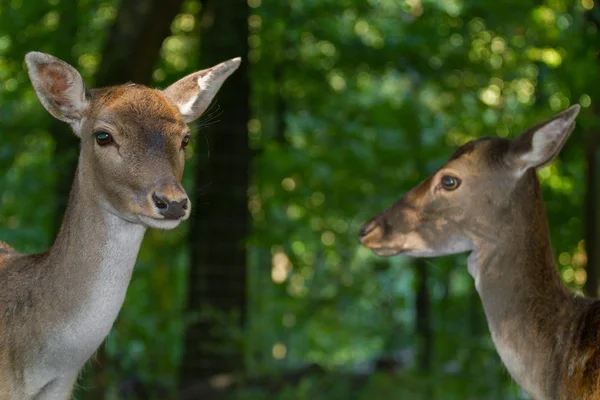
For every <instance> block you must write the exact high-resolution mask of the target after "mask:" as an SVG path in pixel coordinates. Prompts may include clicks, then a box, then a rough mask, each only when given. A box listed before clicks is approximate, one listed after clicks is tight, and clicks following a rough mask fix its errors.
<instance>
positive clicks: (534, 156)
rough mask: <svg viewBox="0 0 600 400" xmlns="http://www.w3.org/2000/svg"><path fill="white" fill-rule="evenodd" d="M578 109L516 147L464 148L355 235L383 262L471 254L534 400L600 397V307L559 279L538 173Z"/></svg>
mask: <svg viewBox="0 0 600 400" xmlns="http://www.w3.org/2000/svg"><path fill="white" fill-rule="evenodd" d="M579 109H580V107H579V106H578V105H575V106H572V107H570V108H569V109H567V110H565V111H563V112H562V113H560V114H558V115H557V116H556V117H554V118H552V119H550V120H548V121H546V122H543V123H541V124H539V125H537V126H535V127H533V128H531V129H529V130H528V131H526V132H525V133H523V134H522V135H520V136H519V137H517V138H515V139H513V140H510V139H504V138H484V139H479V140H475V141H472V142H469V143H467V144H465V145H464V146H462V147H460V148H459V149H458V150H457V151H456V152H455V153H454V155H453V156H452V157H451V158H450V160H449V161H448V162H447V163H446V164H445V165H443V166H442V167H441V168H440V169H439V170H438V171H437V172H436V173H435V174H433V175H432V176H430V177H429V178H428V179H426V180H425V181H424V182H422V183H421V184H419V185H418V186H417V187H415V188H414V189H412V190H411V191H409V192H408V193H407V194H405V195H404V196H403V197H402V198H401V199H400V200H399V201H398V202H397V203H395V204H394V205H392V206H391V207H390V208H389V209H387V210H385V211H383V212H381V213H380V214H378V215H377V216H375V217H374V218H373V219H371V220H370V221H369V222H367V223H366V224H365V225H363V227H362V228H361V229H360V232H359V238H360V241H361V243H362V244H363V246H366V247H368V248H370V249H372V250H373V252H374V253H375V254H378V255H381V256H392V255H395V254H405V255H408V256H413V257H436V256H442V255H448V254H456V253H463V252H470V255H469V257H468V270H469V273H470V274H471V275H472V277H473V278H474V280H475V286H476V288H477V291H478V293H479V295H480V297H481V300H482V303H483V307H484V311H485V314H486V317H487V322H488V326H489V329H490V332H491V336H492V340H493V342H494V344H495V347H496V349H497V351H498V353H499V355H500V358H501V359H502V361H503V363H504V365H505V366H506V368H507V369H508V372H509V373H510V375H511V376H512V377H513V379H514V380H515V381H516V382H517V383H518V384H519V385H520V386H521V388H522V389H523V390H524V391H525V392H526V393H527V394H529V395H530V396H531V397H532V398H534V399H536V400H548V399H572V400H575V399H577V400H592V399H600V301H598V300H594V299H590V298H584V297H579V296H576V295H575V294H574V293H572V292H571V291H570V290H569V289H568V288H567V287H566V286H565V284H564V283H563V282H562V280H561V277H560V275H559V273H558V270H557V266H556V264H555V261H554V256H553V251H552V247H551V244H550V234H549V230H548V223H547V219H546V214H545V210H544V202H543V200H542V192H541V187H540V182H539V181H538V177H537V174H536V171H537V170H538V169H540V168H542V167H544V166H545V165H547V164H548V163H550V162H551V161H552V160H553V159H554V158H555V157H556V156H557V154H558V153H559V152H560V150H561V149H562V147H563V146H564V144H565V142H566V140H567V138H568V137H569V134H570V133H571V132H572V131H573V129H574V127H575V118H576V116H577V114H578V113H579Z"/></svg>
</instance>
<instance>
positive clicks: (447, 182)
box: [442, 175, 461, 191]
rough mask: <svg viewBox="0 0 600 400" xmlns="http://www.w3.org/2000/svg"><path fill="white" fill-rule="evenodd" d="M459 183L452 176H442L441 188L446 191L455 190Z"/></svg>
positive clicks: (458, 180)
mask: <svg viewBox="0 0 600 400" xmlns="http://www.w3.org/2000/svg"><path fill="white" fill-rule="evenodd" d="M460 182H461V181H460V179H458V178H455V177H454V176H450V175H444V176H442V187H443V188H444V189H446V190H447V191H452V190H456V189H457V188H458V187H459V186H460Z"/></svg>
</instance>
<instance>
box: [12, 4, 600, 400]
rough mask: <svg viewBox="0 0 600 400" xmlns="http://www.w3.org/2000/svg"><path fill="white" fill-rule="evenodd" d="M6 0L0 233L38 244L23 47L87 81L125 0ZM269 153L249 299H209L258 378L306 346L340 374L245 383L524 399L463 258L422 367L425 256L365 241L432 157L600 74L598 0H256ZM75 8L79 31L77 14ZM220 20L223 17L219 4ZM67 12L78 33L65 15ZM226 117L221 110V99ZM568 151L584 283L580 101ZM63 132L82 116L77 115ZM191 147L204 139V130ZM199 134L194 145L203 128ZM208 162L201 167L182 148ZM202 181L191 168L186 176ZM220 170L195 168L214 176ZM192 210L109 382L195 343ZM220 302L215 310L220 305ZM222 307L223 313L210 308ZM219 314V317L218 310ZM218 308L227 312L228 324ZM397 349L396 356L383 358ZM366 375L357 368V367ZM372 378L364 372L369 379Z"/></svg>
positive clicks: (253, 201)
mask: <svg viewBox="0 0 600 400" xmlns="http://www.w3.org/2000/svg"><path fill="white" fill-rule="evenodd" d="M66 4H68V2H67V1H66V0H60V1H59V0H52V1H48V2H23V1H19V0H11V1H8V2H4V3H2V4H1V5H0V121H1V123H2V128H1V129H2V132H1V134H0V135H1V137H2V143H1V144H0V171H1V172H2V178H1V179H0V199H1V200H0V240H5V241H7V242H8V243H10V244H11V245H13V246H14V247H15V248H17V249H18V250H20V251H24V252H32V251H41V250H43V249H44V248H45V247H47V246H48V245H49V244H51V242H52V239H53V238H52V233H51V229H52V221H53V218H54V210H55V207H56V204H55V196H54V191H55V187H56V184H57V182H56V179H55V174H54V173H53V170H52V166H53V165H54V164H55V160H56V158H58V157H60V156H61V155H60V154H54V151H53V150H54V140H55V139H54V138H53V137H52V135H51V134H50V117H49V116H48V115H47V113H46V112H45V111H44V110H43V108H42V107H41V105H40V104H39V103H38V102H37V100H36V99H35V96H34V94H33V92H32V90H31V87H30V84H29V83H28V79H27V76H26V72H25V70H24V66H23V62H22V60H23V56H24V54H25V52H26V51H29V50H34V49H36V50H41V51H46V52H49V53H53V54H59V53H60V54H64V53H65V48H67V49H68V50H67V51H66V52H67V53H68V56H69V57H72V59H73V60H76V64H77V66H78V68H79V69H80V71H81V72H82V74H83V75H84V77H85V79H86V80H87V81H88V82H90V83H92V82H93V76H94V73H95V71H96V68H97V66H98V64H99V62H100V60H101V57H102V55H101V49H102V44H103V40H104V39H105V36H106V32H107V29H108V27H109V26H110V24H111V22H112V20H113V19H114V17H115V15H116V13H117V12H118V5H117V4H116V2H114V1H102V0H87V1H83V2H78V3H77V6H76V7H75V8H68V7H67V6H66ZM249 4H250V5H251V7H253V12H252V15H251V16H250V17H249V30H250V33H249V44H250V47H251V48H252V50H251V52H250V54H248V60H249V62H251V63H252V75H251V83H252V90H253V94H252V98H251V99H249V100H250V101H251V104H252V106H253V115H254V117H253V119H252V120H251V121H249V123H248V128H249V135H250V139H251V144H252V147H253V150H254V151H255V152H256V157H255V158H254V160H253V170H252V179H253V184H252V187H251V188H249V196H250V199H249V211H250V213H251V215H252V221H253V225H252V228H251V231H250V232H249V235H248V241H247V246H248V248H249V250H250V256H249V260H248V268H249V282H248V289H249V293H250V296H249V300H248V302H249V310H250V313H249V318H248V324H247V327H246V330H245V331H244V332H240V331H239V330H238V329H235V328H232V324H231V323H230V321H231V318H232V317H231V316H218V315H217V316H212V317H211V318H213V319H214V320H215V321H216V323H217V327H216V328H215V329H219V330H220V331H221V332H223V334H224V335H228V336H229V337H231V338H232V339H231V341H232V346H243V347H244V348H245V350H246V354H247V370H248V371H249V372H250V373H249V375H251V376H265V375H268V376H273V381H277V374H276V373H277V372H280V371H282V370H283V371H288V370H295V369H297V368H301V367H303V366H305V365H308V364H312V363H314V364H317V365H319V366H321V367H323V368H325V371H327V372H326V373H323V374H318V375H309V376H307V377H305V378H303V379H301V380H300V381H298V382H293V383H290V384H287V385H279V386H278V388H277V389H276V390H275V391H269V392H265V390H267V389H265V388H264V387H252V386H249V387H248V388H246V389H241V390H239V391H238V392H236V394H235V395H234V396H233V398H235V399H245V400H246V399H247V400H250V399H263V398H266V397H268V398H272V399H281V400H284V399H285V400H287V399H315V400H318V399H335V398H340V399H357V400H361V399H366V398H379V399H397V398H410V399H420V398H422V399H429V398H443V399H466V398H469V399H508V398H511V399H512V398H517V397H518V396H521V395H522V394H519V391H518V389H517V388H516V386H515V385H514V384H513V383H511V380H510V379H509V377H508V375H507V373H506V372H505V370H504V368H503V367H502V366H501V363H500V360H499V358H498V356H497V355H496V352H495V351H494V348H493V345H492V343H491V340H490V338H489V333H488V330H487V325H486V323H485V317H484V316H483V312H482V310H481V305H480V303H479V300H478V298H477V295H476V293H475V292H474V288H473V284H472V281H471V278H470V277H469V276H468V274H467V272H466V265H465V257H464V256H459V257H454V258H444V259H436V260H432V261H428V263H427V266H428V269H429V271H430V279H429V281H428V287H429V289H430V297H431V303H432V316H431V323H432V330H433V332H434V339H433V366H432V368H431V371H422V370H421V369H420V368H419V366H418V359H419V357H420V354H419V348H418V346H417V344H418V343H419V342H420V340H421V339H422V338H420V337H419V336H418V334H417V333H415V332H416V331H415V328H414V321H415V313H416V311H415V287H414V271H413V266H412V261H411V260H409V259H405V258H394V259H380V258H377V257H375V256H373V255H371V254H370V253H369V252H368V251H367V250H366V249H363V248H361V247H359V246H358V241H357V239H356V234H357V230H358V228H359V226H360V225H361V224H362V223H363V222H365V221H366V220H367V219H368V218H369V217H371V216H372V215H374V214H375V213H377V212H378V211H380V210H381V209H383V208H385V207H387V206H389V205H390V204H392V203H393V202H394V201H395V200H396V199H398V198H399V197H400V196H401V195H402V194H403V193H404V192H405V191H406V190H408V189H410V188H411V187H412V186H414V185H415V184H416V183H418V182H419V181H420V180H422V179H423V178H424V177H425V176H427V175H428V174H430V173H432V172H433V171H435V170H436V169H437V168H438V167H439V166H440V165H441V163H442V162H443V161H444V160H445V159H446V158H447V157H448V156H449V155H450V154H451V152H452V149H453V148H455V147H456V146H458V145H460V144H463V143H465V142H466V141H468V140H471V139H474V138H477V137H482V136H487V135H489V136H495V135H499V136H511V137H512V136H515V135H516V134H518V133H519V132H521V131H522V130H524V129H525V128H527V127H528V126H530V125H533V124H534V123H537V122H539V121H540V120H542V119H543V118H546V117H549V116H550V115H551V114H552V113H554V112H556V111H558V110H560V109H563V108H565V107H567V106H568V105H569V104H573V103H577V102H579V103H581V104H582V105H583V106H584V108H587V107H589V106H590V104H593V103H594V102H595V101H598V100H597V99H596V98H595V94H596V93H597V92H598V90H597V89H598V82H600V80H599V79H598V78H599V77H598V71H599V69H598V66H597V63H598V60H597V59H596V55H595V54H594V52H593V51H592V50H591V49H592V48H594V46H597V44H598V39H597V37H596V35H597V32H596V29H595V28H594V27H593V26H592V25H591V24H589V23H588V22H587V21H586V15H585V14H586V12H587V11H588V10H587V9H589V8H590V7H591V5H593V2H592V1H591V0H583V1H571V0H547V1H544V2H538V1H516V0H513V1H502V2H477V1H455V0H437V1H432V0H427V1H421V0H407V1H396V0H368V1H363V0H304V1H296V2H291V1H290V2H284V1H267V0H264V1H263V2H262V3H261V1H260V0H250V1H249ZM200 15H201V2H200V1H191V0H190V1H187V2H186V3H185V4H184V7H183V9H182V11H181V13H180V15H179V16H178V17H177V18H176V19H175V21H174V22H173V24H172V36H171V37H170V38H168V39H167V40H166V41H165V42H164V43H163V48H162V50H161V57H160V59H159V60H157V64H156V68H155V71H154V74H153V77H154V80H155V84H156V85H158V86H166V85H167V84H168V83H170V82H173V81H174V80H175V79H177V78H179V77H181V76H183V75H184V74H186V73H188V72H191V71H194V70H196V69H198V68H201V67H205V65H204V64H203V63H202V55H200V56H199V57H196V56H195V55H194V54H196V53H197V51H196V49H198V47H199V44H198V42H199V40H202V37H201V34H200V31H201V29H200ZM68 19H75V20H76V24H77V27H78V29H77V34H76V35H75V36H74V37H73V36H71V35H68V34H65V32H64V30H65V29H66V28H65V26H66V25H68V24H66V22H65V21H67V20H68ZM217 23H219V22H218V21H217ZM61 30H62V31H61ZM220 118H221V119H225V118H227V110H224V112H223V114H222V115H221V116H220ZM578 122H579V127H578V128H577V130H576V132H575V133H574V135H573V137H572V139H571V141H570V142H569V144H568V145H567V147H566V149H565V150H564V151H563V153H562V155H561V158H560V159H559V160H558V161H556V162H555V163H553V164H552V165H551V166H549V167H547V168H546V169H544V170H543V171H541V172H540V176H541V179H542V182H543V185H544V196H545V198H546V200H547V211H548V215H549V219H550V224H551V234H552V240H553V244H554V248H555V253H556V255H557V257H558V258H559V264H560V268H561V272H562V274H563V277H564V278H565V280H566V281H567V282H568V283H569V284H570V285H571V286H572V287H573V288H574V289H578V290H579V289H580V288H581V286H582V284H583V281H584V280H585V274H584V273H583V271H584V267H585V250H584V246H583V243H582V239H583V227H584V221H585V219H584V218H585V216H584V214H583V205H584V195H585V190H586V188H585V185H584V176H585V170H584V162H583V160H584V157H583V155H584V150H585V148H584V141H583V137H584V132H585V131H589V130H594V129H597V128H598V120H597V117H594V116H593V115H592V113H591V112H590V111H589V109H584V111H583V112H582V115H581V117H580V118H579V119H578ZM63 130H64V134H65V135H67V134H69V132H68V127H67V126H66V125H65V126H64V129H63ZM195 139H196V140H195V143H194V144H193V148H194V149H193V151H194V152H195V155H194V157H193V158H192V159H191V160H190V161H189V162H191V163H193V162H202V161H203V160H205V158H206V157H207V156H208V155H207V154H206V151H205V146H204V139H203V137H202V134H201V131H200V133H197V134H196V138H195ZM190 147H192V146H190ZM187 170H188V171H193V170H194V169H193V168H192V167H189V166H188V168H187ZM192 181H193V179H192V177H191V176H190V174H189V173H188V174H187V175H186V177H185V186H186V188H190V187H191V183H192ZM204 190H210V188H192V189H191V190H190V192H191V191H195V192H196V193H197V194H198V196H197V197H198V200H197V201H200V202H201V201H202V196H201V193H202V191H204ZM186 235H187V230H186V229H185V228H183V229H179V230H178V231H175V232H149V233H148V235H147V236H146V238H145V241H144V244H143V247H142V251H141V253H140V256H139V259H138V265H137V266H136V271H135V273H134V279H133V282H132V284H131V287H130V289H129V292H128V296H127V300H126V303H125V306H124V308H123V310H122V312H121V314H120V317H119V320H118V321H117V323H116V325H115V328H114V331H113V333H112V334H111V336H110V337H109V339H108V342H107V345H106V348H107V356H108V359H109V366H108V369H109V375H110V377H111V382H110V385H109V386H110V388H111V391H110V392H111V393H113V394H114V395H115V396H117V395H116V394H115V393H118V390H119V387H121V386H122V384H123V382H125V381H128V380H135V381H138V382H141V383H142V384H143V385H145V386H146V387H147V388H149V389H150V393H155V394H156V395H157V396H159V397H160V393H166V392H169V393H173V392H174V391H175V388H176V385H177V374H178V365H179V362H180V360H181V356H182V353H183V352H184V349H183V341H182V339H183V332H184V329H185V323H186V321H187V320H189V319H190V318H199V317H206V316H197V315H187V314H186V313H185V311H184V304H185V296H186V295H187V294H186V293H185V288H186V286H187V285H186V279H187V260H188V256H187V255H188V250H189V249H187V241H186ZM209 311H210V310H209ZM208 314H210V312H207V315H208ZM209 317H210V315H209ZM219 321H220V322H219ZM381 356H388V357H394V358H396V359H398V361H399V362H400V370H399V371H398V372H396V373H386V372H375V373H373V374H370V371H371V370H372V369H373V364H374V361H375V360H376V359H378V358H379V357H381ZM361 373H362V374H363V375H362V377H361V378H360V379H358V378H357V376H358V375H359V374H361ZM357 380H358V381H359V382H358V383H357Z"/></svg>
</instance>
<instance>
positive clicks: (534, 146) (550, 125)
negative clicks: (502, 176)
mask: <svg viewBox="0 0 600 400" xmlns="http://www.w3.org/2000/svg"><path fill="white" fill-rule="evenodd" d="M579 110H580V106H579V105H578V104H576V105H574V106H571V107H569V108H567V109H566V110H565V111H563V112H561V113H560V114H558V115H557V116H555V117H554V118H551V119H549V120H547V121H545V122H542V123H541V124H538V125H536V126H534V127H533V128H530V129H529V130H528V131H527V132H525V133H523V134H522V135H521V136H519V137H517V138H515V139H514V140H513V141H512V142H511V145H510V149H509V163H510V164H511V165H512V166H513V167H514V168H515V169H517V171H518V173H519V174H522V173H524V172H525V171H526V170H528V169H529V168H536V169H539V168H542V167H544V166H546V165H548V164H549V163H550V162H551V161H552V160H553V159H554V157H556V156H557V155H558V153H560V151H561V149H562V148H563V146H564V145H565V143H566V142H567V139H568V138H569V135H570V134H571V132H573V129H575V118H576V117H577V114H579Z"/></svg>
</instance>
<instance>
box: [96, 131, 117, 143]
mask: <svg viewBox="0 0 600 400" xmlns="http://www.w3.org/2000/svg"><path fill="white" fill-rule="evenodd" d="M94 137H95V138H96V143H98V144H99V145H100V146H106V145H109V144H111V143H112V142H113V137H112V135H111V134H110V133H108V132H104V131H100V132H96V133H94Z"/></svg>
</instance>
